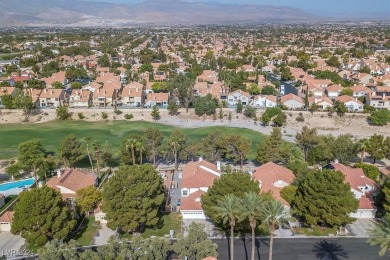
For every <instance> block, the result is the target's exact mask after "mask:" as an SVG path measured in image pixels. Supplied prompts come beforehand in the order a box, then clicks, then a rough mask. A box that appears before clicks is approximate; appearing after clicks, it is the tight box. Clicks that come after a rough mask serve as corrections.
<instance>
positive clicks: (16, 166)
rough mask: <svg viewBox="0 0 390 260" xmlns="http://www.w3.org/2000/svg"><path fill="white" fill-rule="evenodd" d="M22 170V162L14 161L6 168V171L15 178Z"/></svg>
mask: <svg viewBox="0 0 390 260" xmlns="http://www.w3.org/2000/svg"><path fill="white" fill-rule="evenodd" d="M21 170H22V165H21V164H20V163H15V162H14V163H11V164H10V165H8V166H7V168H5V173H6V174H8V175H9V176H12V177H13V178H15V177H18V176H19V175H20V172H21Z"/></svg>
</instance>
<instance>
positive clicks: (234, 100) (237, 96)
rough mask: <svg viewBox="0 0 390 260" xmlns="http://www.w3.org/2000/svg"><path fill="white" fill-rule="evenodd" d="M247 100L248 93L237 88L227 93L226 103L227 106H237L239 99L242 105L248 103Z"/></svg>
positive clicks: (248, 97)
mask: <svg viewBox="0 0 390 260" xmlns="http://www.w3.org/2000/svg"><path fill="white" fill-rule="evenodd" d="M249 100H250V94H249V93H247V92H245V91H243V90H241V89H238V90H236V91H233V92H231V93H230V94H229V95H228V100H227V103H228V105H229V106H237V104H238V103H239V101H241V104H242V105H243V106H246V105H249Z"/></svg>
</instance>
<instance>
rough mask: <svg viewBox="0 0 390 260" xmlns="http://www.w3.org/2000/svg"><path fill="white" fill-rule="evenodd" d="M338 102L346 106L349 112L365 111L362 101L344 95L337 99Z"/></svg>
mask: <svg viewBox="0 0 390 260" xmlns="http://www.w3.org/2000/svg"><path fill="white" fill-rule="evenodd" d="M336 101H340V102H343V103H344V105H345V106H346V107H347V108H348V111H349V112H362V111H363V103H362V102H360V100H358V99H357V98H354V97H350V96H347V95H343V96H339V97H337V98H336Z"/></svg>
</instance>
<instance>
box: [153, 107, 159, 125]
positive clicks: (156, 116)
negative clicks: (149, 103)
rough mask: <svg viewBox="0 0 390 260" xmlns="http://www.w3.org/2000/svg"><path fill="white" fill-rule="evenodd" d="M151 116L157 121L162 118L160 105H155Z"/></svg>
mask: <svg viewBox="0 0 390 260" xmlns="http://www.w3.org/2000/svg"><path fill="white" fill-rule="evenodd" d="M151 116H152V118H153V120H154V121H157V120H159V119H160V111H159V110H158V107H157V106H156V105H154V106H153V110H152V113H151Z"/></svg>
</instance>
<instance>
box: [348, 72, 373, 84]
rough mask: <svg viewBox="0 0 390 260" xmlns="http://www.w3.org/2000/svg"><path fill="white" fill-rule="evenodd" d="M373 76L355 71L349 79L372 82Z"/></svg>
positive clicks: (365, 82) (366, 82) (364, 82)
mask: <svg viewBox="0 0 390 260" xmlns="http://www.w3.org/2000/svg"><path fill="white" fill-rule="evenodd" d="M374 79H375V78H374V76H372V75H370V74H367V73H360V72H359V73H356V74H354V75H352V76H351V81H353V82H357V83H361V84H366V85H369V84H374V82H375V80H374Z"/></svg>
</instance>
